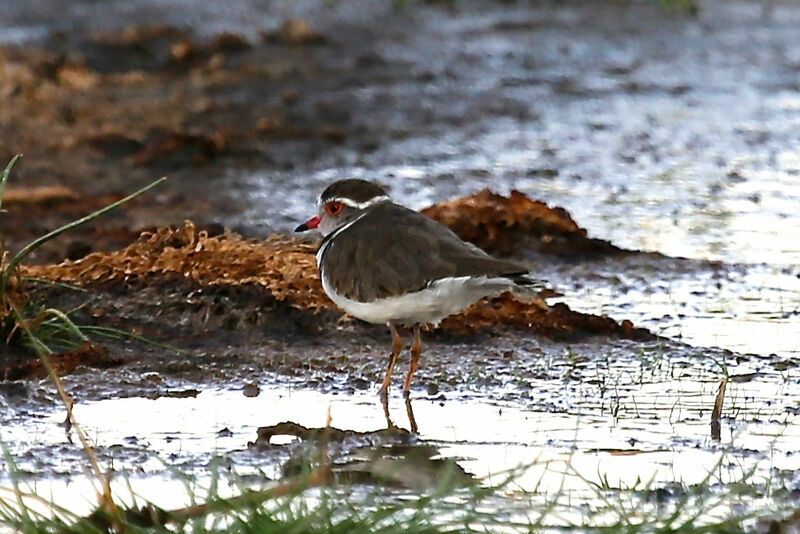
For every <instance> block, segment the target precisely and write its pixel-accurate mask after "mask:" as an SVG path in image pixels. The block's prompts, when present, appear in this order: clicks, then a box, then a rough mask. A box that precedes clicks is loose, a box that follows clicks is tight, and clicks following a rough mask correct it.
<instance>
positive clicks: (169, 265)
mask: <svg viewBox="0 0 800 534" xmlns="http://www.w3.org/2000/svg"><path fill="white" fill-rule="evenodd" d="M315 251H316V246H314V245H311V244H308V243H306V242H303V241H300V240H298V239H296V238H292V237H286V236H272V237H270V238H268V239H267V240H265V241H256V240H247V239H244V238H242V237H241V236H239V235H237V234H234V233H230V232H227V233H224V234H222V235H219V236H214V237H211V236H209V235H208V234H207V233H206V232H200V231H197V229H196V227H195V225H194V224H193V223H191V222H186V223H185V224H184V226H183V227H182V228H178V229H175V230H173V229H169V228H162V229H160V230H158V231H156V232H152V233H150V232H145V233H143V234H142V235H141V237H140V238H139V239H138V240H137V241H136V242H134V243H133V244H131V245H130V246H128V247H127V248H125V249H123V250H120V251H118V252H112V253H93V254H90V255H88V256H86V257H85V258H83V259H81V260H78V261H67V262H64V263H61V264H59V265H45V266H32V267H27V268H26V269H25V270H24V274H25V275H26V276H35V277H38V278H46V279H50V280H55V281H60V282H67V283H71V284H75V285H80V286H87V285H91V284H104V285H105V284H108V283H114V282H120V283H124V282H129V281H133V280H138V281H139V282H144V283H147V279H154V277H159V276H160V275H165V274H166V275H170V276H174V275H175V274H177V275H180V276H181V277H183V278H185V279H189V280H192V281H194V282H196V283H198V284H200V285H201V286H241V285H250V286H252V285H256V286H261V287H263V288H265V290H267V291H268V292H269V293H270V294H271V296H272V297H273V298H274V299H275V300H277V301H285V302H287V303H288V304H290V305H291V306H293V307H295V308H298V309H301V310H310V311H313V312H316V311H320V310H324V309H335V306H334V305H333V303H332V302H331V301H330V300H329V299H328V298H327V296H325V294H324V292H323V291H322V286H321V284H320V281H319V274H318V271H317V266H316V259H315V257H314V253H315ZM502 325H505V326H509V325H510V326H514V327H518V328H525V329H530V330H533V331H535V332H537V333H540V334H543V335H546V336H549V337H554V338H560V339H563V338H574V337H576V336H585V335H591V334H604V335H619V336H623V337H630V338H635V339H640V338H647V337H650V336H651V334H649V332H647V331H646V330H643V329H636V328H633V326H632V325H630V324H629V323H625V324H622V325H620V324H618V323H617V322H616V321H614V320H612V319H609V318H607V317H597V316H593V315H587V314H582V313H578V312H574V311H572V310H570V309H569V308H568V307H567V306H565V305H563V304H560V305H556V306H553V307H551V308H549V309H547V308H546V307H544V306H543V305H542V303H541V302H540V301H539V302H523V301H520V300H517V299H516V298H514V297H513V296H511V295H510V294H504V295H501V296H499V297H497V298H494V299H489V300H482V301H480V302H478V303H476V304H475V305H473V306H471V307H470V308H469V309H467V310H465V311H464V312H463V313H461V314H459V315H456V316H453V317H450V318H448V319H447V320H445V321H444V322H443V323H442V328H444V329H445V330H452V331H471V330H478V329H482V328H485V327H491V326H502Z"/></svg>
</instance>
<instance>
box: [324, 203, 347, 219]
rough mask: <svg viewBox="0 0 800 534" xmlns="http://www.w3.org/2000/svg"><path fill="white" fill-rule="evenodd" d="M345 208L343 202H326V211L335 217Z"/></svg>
mask: <svg viewBox="0 0 800 534" xmlns="http://www.w3.org/2000/svg"><path fill="white" fill-rule="evenodd" d="M343 209H344V204H342V203H341V202H328V203H327V204H325V211H326V212H327V214H328V215H332V216H334V217H336V216H337V215H339V214H340V213H342V210H343Z"/></svg>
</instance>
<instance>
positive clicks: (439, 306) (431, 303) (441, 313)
mask: <svg viewBox="0 0 800 534" xmlns="http://www.w3.org/2000/svg"><path fill="white" fill-rule="evenodd" d="M513 286H514V283H513V282H512V281H511V280H509V279H508V278H489V277H485V276H483V277H471V276H462V277H458V278H442V279H440V280H436V281H434V282H432V283H431V284H430V285H429V286H428V287H426V288H425V289H422V290H420V291H415V292H414V293H407V294H405V295H399V296H396V297H387V298H383V299H377V300H373V301H371V302H359V301H357V300H351V299H348V298H346V297H343V296H341V295H338V294H337V293H336V292H335V291H334V290H333V288H332V287H331V286H330V284H328V280H327V279H326V277H325V276H324V275H323V276H322V288H323V289H324V290H325V293H326V294H327V295H328V296H329V297H330V299H331V300H332V301H333V302H334V303H335V304H336V305H337V306H339V307H340V308H341V309H343V310H344V311H346V312H347V313H349V314H350V315H352V316H353V317H356V318H358V319H361V320H362V321H366V322H368V323H390V322H395V323H401V324H413V323H438V322H439V321H441V320H442V319H444V318H445V317H447V316H448V315H452V314H454V313H458V312H460V311H461V310H463V309H464V308H466V307H468V306H469V305H470V304H472V303H473V302H475V301H476V300H479V299H481V298H483V297H486V296H489V295H496V294H499V293H502V292H503V291H505V290H507V289H510V288H512V287H513Z"/></svg>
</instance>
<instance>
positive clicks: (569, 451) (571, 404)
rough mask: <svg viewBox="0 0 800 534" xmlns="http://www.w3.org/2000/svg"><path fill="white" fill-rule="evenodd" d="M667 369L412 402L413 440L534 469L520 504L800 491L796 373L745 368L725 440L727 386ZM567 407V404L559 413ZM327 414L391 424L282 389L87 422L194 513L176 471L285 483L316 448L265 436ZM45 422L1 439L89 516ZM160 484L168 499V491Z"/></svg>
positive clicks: (505, 467)
mask: <svg viewBox="0 0 800 534" xmlns="http://www.w3.org/2000/svg"><path fill="white" fill-rule="evenodd" d="M698 363H699V364H700V366H701V367H702V366H703V365H706V364H703V362H698ZM657 365H658V366H659V367H660V368H661V369H660V370H659V369H657V368H656V367H655V366H654V367H653V368H652V369H651V374H649V375H642V374H641V373H636V374H634V373H633V369H632V368H627V369H626V366H625V365H624V364H623V365H620V366H615V365H614V364H613V363H612V364H611V367H610V368H609V369H605V370H599V371H598V372H592V371H591V365H589V366H588V367H587V369H585V370H584V374H583V376H582V378H581V380H580V381H579V382H578V383H574V382H569V381H568V382H566V383H565V384H558V385H555V387H554V384H553V380H532V381H531V383H530V387H529V388H525V391H523V392H517V393H521V394H520V395H519V397H518V398H519V399H520V400H517V401H502V400H498V401H487V400H485V399H479V398H474V397H472V396H471V395H469V394H461V395H458V394H456V395H450V396H448V398H447V399H445V400H442V399H437V398H417V399H413V400H412V402H411V410H412V411H411V417H413V418H414V420H415V423H416V425H417V427H418V430H419V434H418V436H417V437H416V438H413V440H412V442H413V444H415V445H419V446H421V445H429V446H431V447H433V448H434V449H433V450H434V451H435V452H434V455H435V457H437V458H452V459H455V460H456V462H457V463H458V465H460V466H461V467H462V468H463V469H464V470H465V471H466V472H468V473H470V474H472V475H475V476H477V477H482V478H483V477H486V481H492V480H493V479H494V480H497V478H498V477H501V476H502V473H504V472H507V471H509V470H513V469H517V468H519V467H520V466H528V468H527V469H524V470H523V471H521V472H520V473H519V475H518V476H517V478H516V484H517V485H518V488H519V489H520V490H521V491H527V492H533V491H537V492H542V493H543V494H551V495H552V494H555V493H559V492H566V494H568V495H571V496H572V497H573V498H581V499H584V500H586V499H588V500H591V499H593V498H595V497H594V496H595V494H596V489H595V488H596V485H598V484H599V485H602V484H605V485H610V487H613V488H623V489H630V488H635V487H637V485H639V486H641V484H642V481H650V482H649V484H650V486H648V487H652V488H657V487H661V486H663V485H665V484H672V483H675V482H679V483H681V484H684V485H693V484H698V483H700V482H702V481H704V480H706V479H707V478H708V477H709V474H711V476H712V477H713V479H714V480H716V481H718V482H719V483H721V484H726V483H731V482H737V481H739V480H741V479H742V477H744V474H745V473H749V475H748V477H749V481H750V482H751V483H755V482H756V481H759V482H763V481H765V480H770V484H773V485H776V486H782V485H785V486H787V487H789V488H796V486H797V484H798V483H800V481H798V480H796V477H792V476H791V475H789V473H794V472H795V471H797V470H800V455H798V454H796V444H797V443H798V442H800V425H798V424H797V420H796V419H797V417H798V415H799V414H797V410H796V407H797V406H798V405H800V388H798V387H797V386H798V382H800V375H798V373H797V371H796V369H793V370H789V371H787V372H786V373H785V374H783V375H780V374H777V373H769V374H768V373H767V372H766V371H765V369H766V368H765V367H764V366H762V365H760V363H759V362H758V361H754V362H750V363H748V364H743V365H741V366H739V367H737V374H736V376H734V377H732V378H731V379H730V382H729V383H728V388H727V396H726V399H725V405H724V411H723V414H724V417H723V420H722V432H721V436H720V438H721V439H720V440H719V441H717V440H714V439H712V436H711V426H710V424H709V423H710V413H711V408H712V407H713V405H714V400H715V397H716V395H717V391H718V387H719V382H718V381H717V380H711V379H709V377H708V376H706V377H705V378H703V377H699V376H698V375H697V372H696V369H694V366H693V365H692V362H679V361H675V362H666V365H660V364H657ZM709 365H710V364H709ZM747 371H750V373H749V374H748V373H747ZM759 371H761V372H759ZM612 376H613V378H612ZM565 385H566V386H567V387H566V388H565V387H564V386H565ZM559 390H561V391H562V393H559ZM495 394H496V395H497V396H498V397H502V396H503V394H502V392H495ZM554 397H555V398H557V397H561V398H560V399H558V401H559V407H557V408H556V407H554V405H553V401H554ZM328 410H330V414H331V416H332V426H334V427H336V428H339V429H345V430H347V431H352V432H373V431H379V430H382V429H385V428H387V426H388V424H387V420H386V417H385V414H384V411H383V409H382V408H381V405H380V403H379V401H378V399H377V397H376V396H375V395H374V392H357V393H354V394H347V395H341V394H330V393H329V394H325V393H320V392H318V391H315V390H310V389H303V388H296V389H290V388H284V387H275V386H268V387H264V388H262V389H261V391H260V394H259V395H258V396H255V397H248V396H245V395H244V394H243V392H242V391H230V390H204V391H201V392H200V393H199V394H197V396H196V397H191V398H169V397H162V398H158V399H155V400H151V399H146V398H123V399H109V400H103V401H95V402H81V403H79V404H78V405H77V406H76V408H75V414H76V416H77V418H78V420H79V421H80V422H81V423H82V425H83V427H84V429H85V430H86V432H87V434H88V435H89V436H90V438H91V439H92V440H93V442H94V443H95V445H96V448H97V452H98V455H99V456H100V458H101V460H102V461H103V462H104V463H105V464H106V465H109V466H111V468H112V469H113V470H114V472H118V473H121V475H120V476H121V477H123V478H125V479H127V480H126V481H125V484H126V485H127V484H130V485H131V487H132V488H134V490H135V493H136V494H138V495H139V496H140V497H142V498H144V499H146V500H151V501H153V502H155V503H157V504H159V505H160V506H164V507H169V506H173V507H174V506H182V505H184V504H186V503H185V502H183V501H184V500H185V496H182V497H180V496H176V494H175V492H174V491H165V487H169V485H170V484H174V485H176V487H177V484H176V482H175V481H174V480H172V481H171V482H170V479H171V478H173V477H171V475H170V469H177V470H179V471H180V472H182V473H186V474H192V473H196V474H198V475H199V476H200V479H201V480H205V479H207V473H208V469H209V466H212V465H221V466H224V467H225V468H226V469H231V470H234V471H235V472H236V473H237V474H238V475H239V476H246V475H249V474H266V475H267V476H268V477H270V478H279V477H280V473H281V472H282V468H283V466H284V464H285V463H286V462H287V461H289V459H290V458H291V457H293V455H294V454H296V453H297V451H298V450H300V449H299V448H300V447H301V446H302V445H303V444H302V443H301V442H300V441H299V440H298V439H296V438H293V437H286V436H283V437H278V436H276V437H274V438H273V439H272V441H271V442H270V445H269V446H261V447H256V448H252V447H248V443H250V442H254V441H255V440H256V437H257V431H258V428H259V427H262V426H269V425H276V424H278V423H281V422H284V421H291V422H294V423H297V424H299V425H303V426H305V427H309V428H319V427H324V426H325V421H326V417H327V413H328ZM389 414H390V417H391V421H392V423H393V424H395V425H397V426H398V427H401V428H406V429H408V428H410V421H409V413H408V411H407V408H406V406H405V405H404V403H403V401H402V400H401V399H399V398H391V399H390V403H389ZM30 415H31V414H28V415H27V416H26V418H25V420H24V421H22V422H18V424H15V425H6V426H4V428H3V430H2V432H0V435H1V436H2V440H3V442H4V443H6V444H7V445H8V446H9V448H10V452H11V453H12V455H13V456H14V457H15V458H16V460H17V462H18V468H19V469H20V470H21V471H22V472H23V473H27V474H26V475H25V477H24V478H25V479H27V480H28V482H27V483H28V484H33V485H35V487H36V489H37V492H39V494H40V495H42V494H43V493H42V490H43V489H45V490H46V491H45V493H44V494H47V495H50V496H51V497H52V499H53V500H54V501H55V502H57V503H59V504H63V505H67V506H69V507H70V508H71V509H75V507H76V506H77V507H79V508H80V509H83V508H82V507H89V506H90V505H91V499H87V495H89V494H88V493H85V492H83V491H79V492H76V491H74V490H75V488H81V487H83V486H85V485H86V484H87V481H86V480H85V479H84V478H83V477H82V476H81V475H78V474H76V473H80V472H81V467H82V465H84V464H85V460H84V458H83V456H82V454H83V453H82V452H81V451H80V449H79V448H78V447H77V446H75V445H70V444H69V443H68V442H67V439H66V436H65V433H64V428H63V426H62V422H63V417H64V414H63V412H62V411H60V410H55V411H54V410H47V411H42V412H40V413H38V414H37V415H38V416H37V417H31V416H30ZM387 441H388V443H387V444H391V440H390V439H387ZM406 441H407V439H405V438H404V440H403V442H406ZM380 442H381V440H380V439H378V440H377V443H376V442H375V441H374V440H373V441H371V442H369V443H365V442H364V441H363V440H356V441H355V442H353V443H350V444H349V445H348V444H347V442H343V443H342V445H341V446H340V447H338V448H337V449H336V450H335V452H334V458H333V461H334V462H337V461H340V462H342V461H345V460H347V459H348V458H350V457H352V456H353V455H356V454H358V451H360V450H361V449H362V448H363V447H364V446H368V447H374V446H376V445H380ZM781 473H783V475H780V474H781ZM770 477H772V478H770ZM158 480H162V481H164V484H166V486H165V485H164V484H161V483H155V482H154V481H158ZM434 480H435V476H434ZM117 483H118V484H122V483H123V481H122V480H119V481H117ZM262 483H263V479H262ZM231 491H233V489H231ZM123 493H125V492H123ZM87 511H88V508H87Z"/></svg>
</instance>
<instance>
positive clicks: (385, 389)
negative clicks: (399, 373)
mask: <svg viewBox="0 0 800 534" xmlns="http://www.w3.org/2000/svg"><path fill="white" fill-rule="evenodd" d="M389 331H390V332H391V333H392V353H391V354H390V355H389V365H388V366H387V367H386V376H385V377H384V379H383V384H381V389H380V390H379V393H380V395H381V398H382V399H385V398H387V397H388V396H389V384H391V383H392V371H394V364H395V363H397V355H398V354H400V351H401V350H403V338H401V337H400V334H398V333H397V328H395V326H394V325H393V324H392V323H389Z"/></svg>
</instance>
